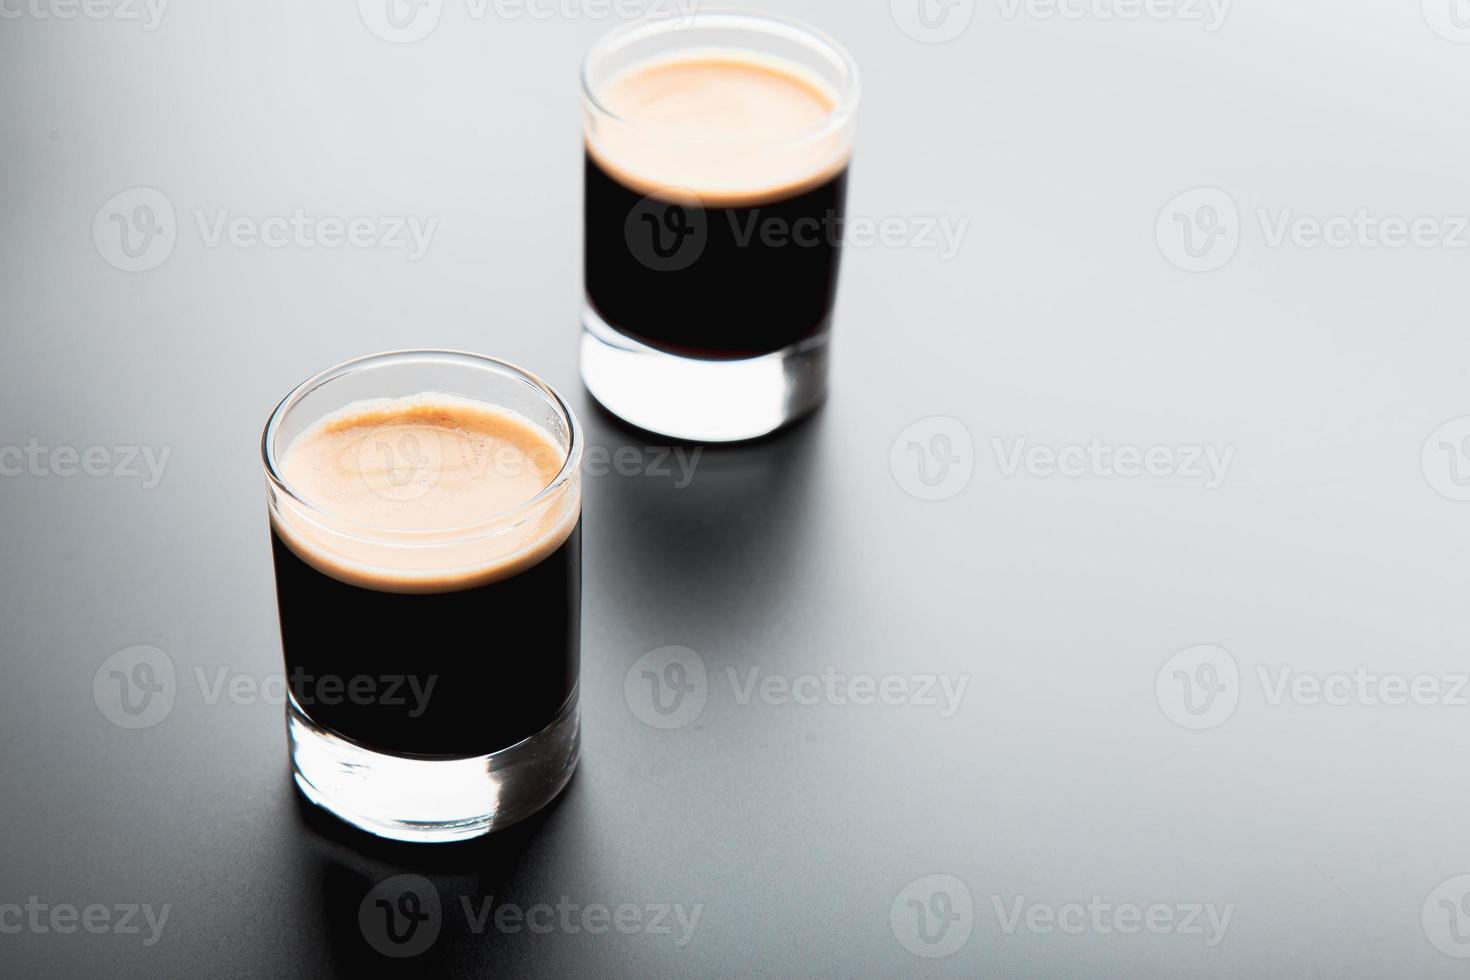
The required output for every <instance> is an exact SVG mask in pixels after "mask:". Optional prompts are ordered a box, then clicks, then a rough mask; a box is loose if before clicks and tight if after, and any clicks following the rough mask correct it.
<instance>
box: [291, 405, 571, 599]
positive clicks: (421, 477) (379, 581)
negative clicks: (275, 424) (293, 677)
mask: <svg viewBox="0 0 1470 980" xmlns="http://www.w3.org/2000/svg"><path fill="white" fill-rule="evenodd" d="M565 461H566V454H565V453H564V452H563V450H562V449H561V447H560V445H559V444H558V443H557V442H556V440H555V439H554V438H553V437H552V436H551V435H550V434H549V433H547V432H546V431H545V430H544V429H542V428H541V427H540V426H538V425H536V424H535V423H534V422H532V421H531V420H530V419H527V418H525V417H523V416H520V415H517V414H515V413H512V412H510V411H507V410H505V409H502V408H498V407H495V406H492V405H489V404H486V403H484V402H479V401H474V400H471V399H467V398H461V397H459V396H455V395H447V394H441V393H434V392H425V393H422V394H418V395H414V396H411V397H408V398H398V399H381V400H372V401H361V402H354V403H352V404H350V405H347V406H345V407H344V408H342V409H340V410H338V411H336V412H334V413H332V414H331V415H328V416H327V417H325V418H323V419H321V420H319V421H317V422H316V423H315V424H313V425H312V426H310V427H309V428H307V429H306V430H305V431H303V432H302V433H301V434H300V435H299V436H297V437H296V438H295V439H294V440H292V442H291V444H290V445H289V446H288V447H287V448H286V451H285V453H284V454H283V455H282V457H281V460H280V463H279V470H280V473H281V476H282V477H284V479H285V482H286V484H287V485H288V487H289V488H290V489H291V491H292V493H293V494H295V495H296V496H297V497H299V498H300V499H301V500H303V501H305V502H306V503H307V504H309V505H311V506H310V507H309V508H308V507H301V506H299V505H298V504H296V503H295V502H294V501H291V500H289V499H282V500H280V502H279V507H278V509H279V512H278V513H273V514H272V523H273V525H274V527H275V528H276V530H277V532H278V533H279V534H280V535H281V538H282V540H284V541H285V542H286V544H287V546H288V547H290V548H291V550H292V551H293V552H295V553H296V554H297V555H298V556H300V557H301V558H302V559H303V560H304V561H306V562H308V563H309V564H311V565H312V566H313V567H315V568H317V569H318V570H319V571H322V572H324V573H326V574H328V575H331V576H332V577H333V578H337V579H340V580H342V581H345V582H349V583H352V584H354V585H361V586H364V587H366V588H373V589H379V590H381V591H388V592H439V591H453V590H456V589H465V588H472V587H475V586H477V585H483V584H488V583H490V582H493V581H496V580H498V579H501V578H505V577H508V576H510V575H514V574H516V573H517V572H519V571H522V570H524V569H525V568H528V567H530V566H531V565H534V564H536V563H537V562H539V561H541V560H542V559H544V558H545V557H546V556H547V555H548V554H550V553H551V552H552V551H554V550H555V549H556V548H557V547H558V546H560V545H561V543H562V542H563V541H565V540H566V538H567V536H568V535H569V534H570V533H571V531H572V528H573V527H574V526H575V524H576V521H577V517H578V515H579V513H580V483H579V482H578V481H577V480H575V479H574V480H573V483H572V485H570V486H568V487H567V488H566V493H564V494H561V495H557V499H552V500H549V501H547V502H546V505H545V506H542V505H538V506H537V507H535V508H532V509H531V512H528V513H527V514H525V515H523V516H522V517H521V519H520V520H518V521H513V522H511V523H510V525H509V526H502V524H501V523H496V522H497V521H499V519H501V518H503V517H504V515H506V514H508V513H509V512H512V511H514V510H515V509H516V508H518V507H521V506H522V505H524V504H526V503H527V502H528V501H530V500H532V499H533V498H534V497H536V495H537V494H539V493H540V492H541V491H542V490H543V489H545V488H546V487H547V486H549V485H550V484H551V482H552V481H553V480H554V479H555V478H556V476H557V474H558V473H559V472H560V470H561V468H562V465H563V463H564V462H565ZM563 496H564V497H565V498H566V499H560V498H561V497H563ZM487 524H488V525H489V526H487ZM491 531H494V532H495V533H489V532H491Z"/></svg>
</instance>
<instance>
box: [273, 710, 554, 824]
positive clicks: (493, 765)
mask: <svg viewBox="0 0 1470 980" xmlns="http://www.w3.org/2000/svg"><path fill="white" fill-rule="evenodd" d="M286 729H287V735H288V737H289V740H290V744H291V766H292V770H293V771H294V773H295V776H296V785H297V786H298V787H300V788H301V792H302V793H303V794H305V796H306V798H307V799H309V800H311V801H312V802H313V803H315V804H316V805H317V806H320V807H322V808H323V809H325V810H328V811H330V812H331V813H334V814H336V815H337V816H338V817H340V818H342V819H343V820H345V821H347V822H348V823H350V824H352V825H353V826H354V827H358V828H360V829H362V830H365V831H367V832H368V833H370V834H377V835H378V836H379V837H387V838H389V839H391V840H402V841H417V842H423V843H442V842H448V841H461V840H468V839H470V838H472V837H479V836H482V835H484V834H488V833H490V832H491V831H492V830H500V829H502V828H505V827H508V826H510V825H511V824H513V823H515V822H516V821H518V820H522V819H524V818H526V817H529V816H530V815H531V814H533V813H535V812H536V811H537V810H539V809H541V808H542V807H543V806H545V805H546V804H547V803H550V802H551V801H552V800H553V799H554V798H555V797H556V794H557V793H560V792H561V790H562V788H563V787H564V786H566V784H567V781H568V780H569V779H571V777H572V771H573V770H574V769H575V768H576V767H577V751H578V746H579V739H580V732H579V728H578V716H577V692H576V691H573V692H572V696H571V697H570V698H568V699H567V702H566V704H564V705H563V706H562V708H561V711H559V712H558V713H557V716H556V718H555V719H553V720H552V722H551V724H549V725H547V726H546V727H545V728H544V729H542V730H541V731H540V732H538V733H536V734H535V735H533V736H531V737H530V738H527V739H523V740H522V741H520V742H517V743H516V744H515V745H512V746H509V747H508V748H504V749H501V750H500V751H498V752H492V753H490V754H489V755H482V756H473V757H471V758H468V759H416V758H409V757H406V756H398V755H388V754H385V753H382V752H374V751H372V750H370V749H365V748H363V747H362V746H360V745H356V744H354V743H352V742H348V741H346V740H345V739H343V738H340V737H338V736H336V735H333V734H332V733H331V732H328V731H326V730H325V729H323V728H321V727H320V726H318V725H317V724H316V723H315V722H313V721H312V720H311V718H310V717H309V716H308V715H307V714H306V712H305V711H303V710H302V709H301V708H300V706H299V705H297V704H296V701H295V699H294V698H292V699H290V701H289V703H288V704H287V706H286Z"/></svg>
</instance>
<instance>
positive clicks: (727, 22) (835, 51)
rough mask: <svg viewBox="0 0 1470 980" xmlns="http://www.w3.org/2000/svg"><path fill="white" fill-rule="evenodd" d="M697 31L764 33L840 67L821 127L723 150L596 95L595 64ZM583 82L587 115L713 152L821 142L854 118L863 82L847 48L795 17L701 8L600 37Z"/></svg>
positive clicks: (629, 25) (740, 9) (651, 19)
mask: <svg viewBox="0 0 1470 980" xmlns="http://www.w3.org/2000/svg"><path fill="white" fill-rule="evenodd" d="M695 27H728V28H737V29H739V28H743V29H746V30H754V31H763V32H764V33H766V34H769V35H772V36H777V37H784V38H786V39H788V40H794V41H798V42H800V43H801V44H804V45H806V46H807V47H809V48H812V49H815V50H817V51H819V52H821V53H823V54H824V55H826V56H827V57H828V58H829V59H830V60H831V61H832V62H833V63H835V64H837V65H839V66H840V67H841V69H842V72H843V74H844V75H845V84H844V85H843V86H842V87H839V88H838V89H837V91H836V93H835V94H836V95H837V104H836V105H834V106H833V107H832V110H831V111H830V112H828V113H827V115H826V116H824V117H823V119H822V121H821V123H820V124H818V125H817V126H816V127H815V128H813V129H812V130H811V131H810V132H807V133H802V134H800V135H798V136H795V137H793V138H790V139H785V138H783V139H773V140H754V141H741V142H739V143H734V144H722V143H719V142H710V141H703V140H691V139H687V138H682V139H681V138H680V137H679V136H678V134H677V132H674V133H670V132H669V128H668V127H664V128H661V129H660V128H659V127H656V126H651V125H649V124H648V123H639V122H635V121H633V120H631V119H628V118H626V117H623V116H620V115H618V114H617V113H616V112H613V111H612V110H611V109H609V108H608V107H607V106H606V105H605V104H604V103H603V101H602V99H601V98H599V96H598V94H597V90H596V88H595V87H594V86H593V84H592V67H593V65H594V63H596V62H598V61H600V60H601V59H603V58H606V57H607V56H609V55H611V54H613V53H614V52H616V51H618V50H620V49H621V48H622V47H623V46H625V45H627V44H631V43H633V42H635V41H639V40H642V39H644V38H647V37H654V36H657V35H660V34H677V33H680V32H683V31H687V30H689V29H691V28H695ZM581 81H582V103H583V107H584V108H585V109H588V110H590V111H592V112H595V113H597V114H598V115H600V116H605V117H606V118H608V119H611V120H613V121H615V122H618V123H621V124H622V125H624V126H628V127H630V128H633V129H638V130H644V131H657V132H659V134H660V136H661V138H665V139H670V140H673V141H675V142H685V143H695V144H704V145H714V146H719V145H738V146H760V145H772V146H800V145H802V144H803V143H807V142H811V141H816V140H821V139H825V138H826V137H828V136H830V135H831V134H833V133H835V132H838V131H840V130H841V129H842V128H843V127H844V126H846V125H847V124H848V123H849V122H850V121H851V119H852V117H853V115H854V114H855V113H856V112H857V107H858V102H859V101H860V100H861V98H862V82H861V79H860V77H859V75H858V67H857V62H856V60H854V59H853V56H852V54H851V53H850V52H849V51H848V50H847V48H845V47H844V46H843V45H842V42H840V41H838V40H837V39H836V38H834V37H833V36H832V35H830V34H828V33H827V32H826V31H823V30H822V29H820V28H818V27H813V26H812V25H811V24H808V23H807V22H806V21H803V20H798V19H797V18H795V17H787V16H786V15H784V14H772V13H767V12H765V11H761V10H751V9H748V8H745V7H711V8H703V7H701V8H700V9H697V10H695V11H694V12H693V13H692V14H690V15H688V16H687V17H685V16H679V15H674V14H654V15H650V16H645V17H641V18H638V19H636V20H631V21H628V22H627V23H625V24H621V25H619V26H618V27H615V28H613V29H612V30H610V31H608V32H607V33H606V34H603V35H602V36H601V37H599V38H598V39H597V40H596V41H594V42H593V43H592V47H591V48H589V49H588V51H587V54H586V56H585V57H583V59H582V72H581Z"/></svg>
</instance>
